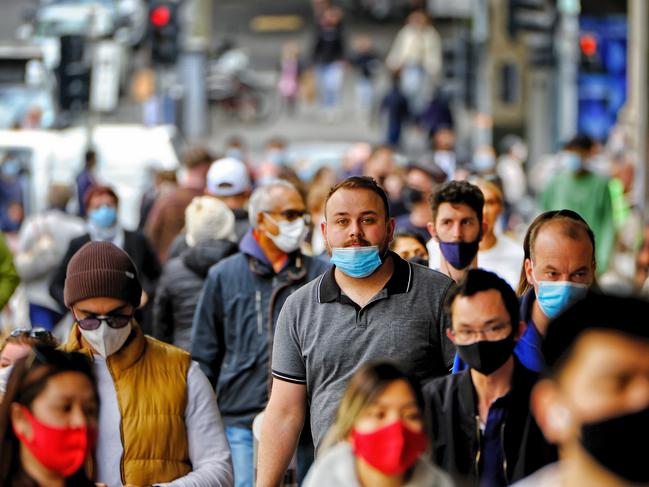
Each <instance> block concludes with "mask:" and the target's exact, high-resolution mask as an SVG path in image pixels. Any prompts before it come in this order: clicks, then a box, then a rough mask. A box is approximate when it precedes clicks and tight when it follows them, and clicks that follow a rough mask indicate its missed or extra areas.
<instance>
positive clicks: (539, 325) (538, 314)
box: [532, 299, 550, 336]
mask: <svg viewBox="0 0 649 487" xmlns="http://www.w3.org/2000/svg"><path fill="white" fill-rule="evenodd" d="M532 322H534V326H535V327H536V329H537V330H538V331H539V333H540V334H541V336H545V332H546V330H547V329H548V325H549V324H550V318H548V317H547V316H545V313H544V312H543V310H541V306H539V301H538V300H537V299H535V300H534V304H533V305H532Z"/></svg>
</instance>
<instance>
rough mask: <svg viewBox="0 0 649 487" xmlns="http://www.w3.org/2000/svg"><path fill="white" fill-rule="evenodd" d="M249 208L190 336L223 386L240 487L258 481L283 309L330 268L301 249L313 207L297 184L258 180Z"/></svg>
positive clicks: (196, 354)
mask: <svg viewBox="0 0 649 487" xmlns="http://www.w3.org/2000/svg"><path fill="white" fill-rule="evenodd" d="M208 179H209V178H208ZM248 210H249V211H248V213H249V216H250V227H251V228H250V229H249V230H248V231H247V233H246V234H245V235H244V237H243V239H242V240H241V243H240V244H239V252H238V253H236V254H235V255H232V256H230V257H227V258H225V259H222V260H220V261H219V262H218V263H217V264H215V265H213V266H212V267H211V268H210V270H209V272H208V274H207V278H206V280H205V283H204V285H203V290H202V292H201V295H200V298H199V300H198V303H197V305H196V310H195V313H194V320H193V325H192V338H191V342H192V343H191V353H192V357H193V358H194V359H195V360H196V361H197V362H198V363H199V364H200V365H201V368H202V369H203V371H204V372H205V375H207V378H208V379H209V380H210V382H211V383H212V385H214V386H215V387H216V391H217V396H218V398H219V405H220V408H221V412H222V414H223V422H224V424H225V432H226V435H227V438H228V441H229V444H230V448H231V450H232V460H233V464H234V477H235V486H236V487H250V486H252V483H253V472H254V466H253V435H252V424H253V420H254V418H255V416H257V415H258V414H259V413H260V412H262V411H263V410H264V407H265V406H266V402H267V401H268V393H269V387H268V386H269V370H270V363H269V362H270V351H271V349H272V343H273V330H274V329H275V323H276V321H277V316H278V314H279V312H280V309H282V306H283V304H284V302H285V301H286V299H287V298H288V297H289V295H290V294H291V293H293V292H294V291H296V290H297V289H298V288H300V287H301V286H302V285H304V284H306V283H307V282H309V281H311V280H313V279H315V278H316V277H317V276H318V275H320V274H322V273H323V272H324V271H325V270H326V269H327V268H328V267H329V264H328V263H327V262H325V261H323V260H320V259H315V258H311V257H308V256H305V255H303V254H302V252H301V251H300V246H301V244H302V242H303V240H304V237H305V235H306V220H305V218H306V208H305V205H304V200H303V199H302V196H301V195H300V193H299V192H298V191H297V189H296V188H295V187H294V186H293V185H292V184H291V183H289V182H287V181H284V180H279V179H275V180H270V181H269V182H267V183H266V184H265V185H262V186H260V187H258V188H257V189H256V190H255V191H254V193H253V194H252V196H251V197H250V204H249V207H248ZM306 440H307V441H304V442H303V448H302V449H301V450H300V455H299V457H298V467H301V466H304V467H305V470H308V467H309V465H310V459H311V458H312V455H313V452H312V450H313V446H312V444H311V439H310V438H309V437H308V436H307V437H306ZM309 451H310V452H311V454H310V455H309Z"/></svg>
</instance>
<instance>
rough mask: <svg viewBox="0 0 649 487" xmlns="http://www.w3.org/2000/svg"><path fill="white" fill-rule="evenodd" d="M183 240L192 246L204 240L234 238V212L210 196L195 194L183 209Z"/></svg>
mask: <svg viewBox="0 0 649 487" xmlns="http://www.w3.org/2000/svg"><path fill="white" fill-rule="evenodd" d="M185 230H186V234H185V240H186V242H187V245H189V246H190V247H193V246H194V245H196V244H199V243H201V242H204V241H206V240H234V239H235V234H234V213H232V210H230V208H228V205H226V204H225V203H223V202H222V201H221V200H219V199H217V198H214V197H212V196H197V197H196V198H194V199H193V200H192V202H191V203H190V204H189V205H188V206H187V208H186V209H185Z"/></svg>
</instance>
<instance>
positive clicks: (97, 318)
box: [74, 314, 133, 331]
mask: <svg viewBox="0 0 649 487" xmlns="http://www.w3.org/2000/svg"><path fill="white" fill-rule="evenodd" d="M132 319H133V315H123V314H111V315H89V316H86V317H85V318H77V317H75V318H74V322H75V323H76V324H77V325H79V328H81V329H82V330H85V331H93V330H96V329H97V328H99V327H100V326H101V322H102V321H105V322H106V324H107V325H108V326H109V327H111V328H113V329H114V330H119V329H120V328H124V327H125V326H126V325H128V324H129V323H130V322H131V320H132ZM121 320H124V323H123V324H119V322H121ZM116 325H117V326H116Z"/></svg>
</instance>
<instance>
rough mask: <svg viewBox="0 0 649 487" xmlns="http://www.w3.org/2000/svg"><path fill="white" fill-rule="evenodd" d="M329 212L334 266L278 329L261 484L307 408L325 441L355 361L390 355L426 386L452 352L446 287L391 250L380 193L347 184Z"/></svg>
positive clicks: (296, 301) (289, 306) (288, 452)
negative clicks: (445, 308) (445, 314)
mask: <svg viewBox="0 0 649 487" xmlns="http://www.w3.org/2000/svg"><path fill="white" fill-rule="evenodd" d="M325 214H326V222H325V223H324V224H323V225H322V232H323V236H324V237H325V240H326V242H327V247H328V251H329V253H330V254H331V263H332V264H334V266H333V267H332V268H330V269H329V270H328V271H327V272H326V273H325V274H323V275H322V276H320V277H319V278H318V279H315V280H313V281H311V282H310V283H309V284H307V285H305V286H303V287H302V288H301V289H299V290H298V291H297V292H296V293H295V294H293V295H292V296H290V297H289V298H288V299H287V301H286V303H285V304H284V306H283V307H282V310H281V313H280V317H279V319H278V321H277V326H276V329H275V337H274V343H273V355H272V357H273V360H272V374H273V387H272V394H271V397H270V401H269V403H268V406H267V408H266V412H265V417H264V422H263V427H262V433H261V443H260V447H259V464H258V472H259V473H258V477H257V478H258V484H257V485H258V486H260V487H261V486H275V485H277V483H278V481H279V479H280V478H281V477H282V476H283V475H284V472H285V470H286V467H287V465H288V463H289V460H290V458H291V456H292V455H293V450H294V447H295V444H296V443H297V439H298V437H299V435H300V431H301V430H302V427H303V424H304V420H305V416H306V412H307V411H309V412H310V415H311V422H310V424H311V429H312V432H313V440H314V444H315V446H316V447H318V446H319V445H320V444H321V442H322V439H323V436H324V434H325V432H326V430H327V429H328V428H329V427H330V425H331V424H332V423H333V421H334V417H335V409H336V405H337V404H338V403H339V401H340V398H341V397H342V395H343V393H344V390H345V388H346V386H347V382H348V381H349V380H350V379H351V377H352V375H353V374H354V373H355V372H356V370H357V369H358V367H359V365H360V364H362V363H363V362H365V361H368V360H372V359H375V358H376V359H378V358H386V357H387V358H391V359H393V360H396V361H398V362H399V363H400V365H401V366H402V367H403V369H404V370H405V371H406V372H408V373H412V374H414V375H416V376H417V377H418V378H419V379H421V380H429V379H431V378H433V377H438V376H441V375H444V374H446V373H447V372H448V370H449V368H450V364H451V361H452V355H453V353H454V350H453V349H452V346H451V345H450V342H449V341H448V338H446V337H445V336H444V335H443V329H444V326H443V323H442V322H441V316H442V313H441V302H442V299H443V296H444V295H445V293H446V292H447V290H448V288H449V287H450V285H451V282H452V281H451V280H450V279H448V278H447V277H446V276H443V275H442V274H440V273H438V272H433V271H431V270H430V269H426V268H424V267H422V266H418V265H414V264H410V263H409V262H407V261H405V260H403V259H401V258H400V257H399V256H398V255H396V254H395V253H393V252H390V251H389V245H390V242H391V240H392V235H393V233H394V220H393V219H392V218H390V213H389V207H388V199H387V196H386V194H385V192H384V191H383V190H382V189H381V187H380V186H378V185H377V183H376V182H375V181H374V180H372V179H370V178H367V177H352V178H348V179H346V180H344V181H342V182H341V183H339V184H337V185H336V186H334V187H333V188H332V189H331V191H330V193H329V197H328V199H327V202H326V204H325ZM351 344H353V348H354V349H353V351H352V350H351V349H350V346H351Z"/></svg>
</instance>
